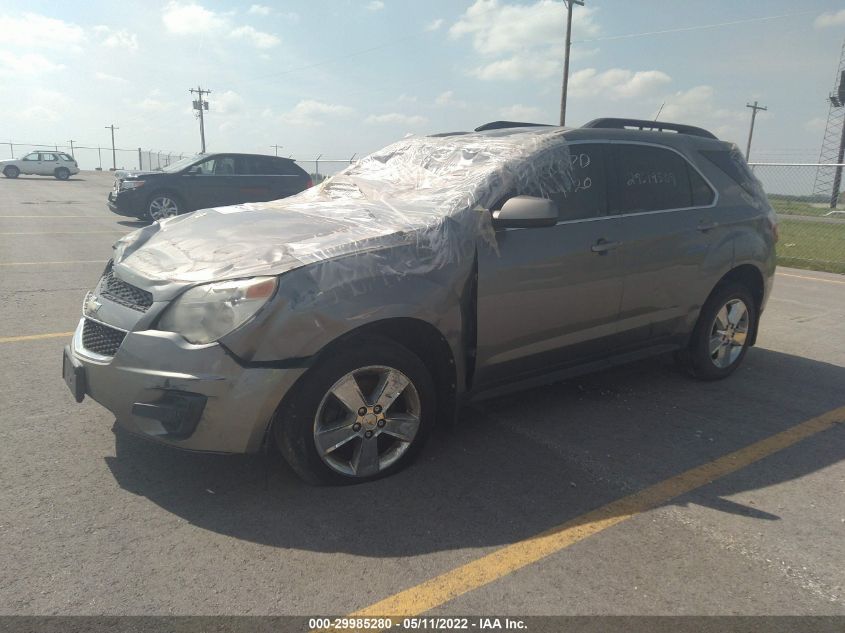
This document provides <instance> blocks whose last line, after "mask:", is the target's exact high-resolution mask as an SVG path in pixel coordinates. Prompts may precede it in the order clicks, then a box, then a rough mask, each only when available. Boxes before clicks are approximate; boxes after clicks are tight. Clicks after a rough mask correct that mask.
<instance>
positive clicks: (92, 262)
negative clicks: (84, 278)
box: [0, 259, 106, 266]
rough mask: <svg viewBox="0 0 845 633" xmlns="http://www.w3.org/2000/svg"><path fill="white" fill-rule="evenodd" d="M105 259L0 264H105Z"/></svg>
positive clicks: (3, 264)
mask: <svg viewBox="0 0 845 633" xmlns="http://www.w3.org/2000/svg"><path fill="white" fill-rule="evenodd" d="M105 263H106V260H105V259H80V260H76V261H69V262H5V263H0V266H53V265H56V264H105Z"/></svg>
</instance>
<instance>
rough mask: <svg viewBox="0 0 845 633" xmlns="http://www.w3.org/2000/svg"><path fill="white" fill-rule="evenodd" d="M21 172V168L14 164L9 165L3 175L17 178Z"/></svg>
mask: <svg viewBox="0 0 845 633" xmlns="http://www.w3.org/2000/svg"><path fill="white" fill-rule="evenodd" d="M20 173H21V170H20V169H18V168H17V167H15V166H14V165H9V166H8V167H6V169H4V170H3V175H4V176H6V178H17V177H18V176H19V175H20Z"/></svg>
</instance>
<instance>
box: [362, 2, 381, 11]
mask: <svg viewBox="0 0 845 633" xmlns="http://www.w3.org/2000/svg"><path fill="white" fill-rule="evenodd" d="M366 9H367V11H381V10H382V9H384V2H382V0H371V1H370V2H368V3H367V6H366Z"/></svg>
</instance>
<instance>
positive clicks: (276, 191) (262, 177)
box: [243, 156, 308, 202]
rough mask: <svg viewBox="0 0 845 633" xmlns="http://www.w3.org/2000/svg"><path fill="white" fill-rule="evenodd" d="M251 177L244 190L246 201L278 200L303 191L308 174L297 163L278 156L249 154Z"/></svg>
mask: <svg viewBox="0 0 845 633" xmlns="http://www.w3.org/2000/svg"><path fill="white" fill-rule="evenodd" d="M248 159H249V161H248V164H250V165H251V174H252V175H251V178H250V181H251V182H250V183H249V188H248V189H247V190H245V191H244V192H243V195H244V196H245V201H252V202H265V201H267V200H278V199H279V198H286V197H287V196H290V195H293V194H296V193H299V192H300V191H303V190H304V189H305V188H306V186H307V180H308V174H307V173H305V171H304V170H303V169H301V168H300V167H299V166H298V165H297V164H296V163H294V162H293V161H292V160H290V159H287V158H279V157H276V156H249V157H248Z"/></svg>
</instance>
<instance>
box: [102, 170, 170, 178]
mask: <svg viewBox="0 0 845 633" xmlns="http://www.w3.org/2000/svg"><path fill="white" fill-rule="evenodd" d="M163 173H164V172H161V171H127V170H125V169H118V170H117V171H115V172H114V177H115V178H117V179H118V180H126V179H127V178H146V177H147V176H160V175H161V174H163Z"/></svg>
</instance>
